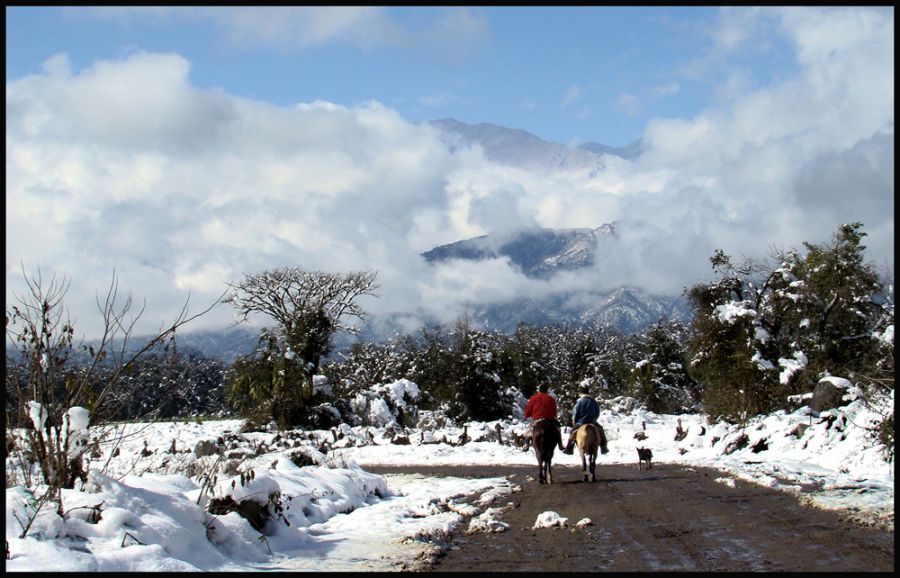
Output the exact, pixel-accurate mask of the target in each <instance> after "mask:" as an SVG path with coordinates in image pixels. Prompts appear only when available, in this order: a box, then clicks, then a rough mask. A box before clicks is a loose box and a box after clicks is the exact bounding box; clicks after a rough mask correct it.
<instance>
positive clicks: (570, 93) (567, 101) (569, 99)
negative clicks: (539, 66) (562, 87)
mask: <svg viewBox="0 0 900 578" xmlns="http://www.w3.org/2000/svg"><path fill="white" fill-rule="evenodd" d="M581 92H582V91H581V87H580V86H578V85H577V84H576V85H574V86H570V87H569V90H567V91H566V94H565V96H564V97H563V100H562V103H561V104H560V105H559V106H560V107H561V108H568V107H569V106H571V105H572V104H574V103H576V102H578V101H579V100H581V97H582V94H581Z"/></svg>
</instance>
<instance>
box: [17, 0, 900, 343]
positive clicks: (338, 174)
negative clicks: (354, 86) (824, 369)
mask: <svg viewBox="0 0 900 578" xmlns="http://www.w3.org/2000/svg"><path fill="white" fill-rule="evenodd" d="M750 14H751V15H752V14H755V13H753V12H751V13H750ZM851 15H852V16H853V17H852V18H851V17H849V16H851ZM730 16H733V17H734V18H735V19H736V21H737V22H741V21H743V20H744V19H745V18H746V14H745V13H742V12H740V11H729V12H728V13H726V15H725V16H723V18H724V19H726V20H727V19H728V18H729V17H730ZM767 17H768V18H771V19H772V20H771V22H774V23H776V24H777V26H776V27H775V29H774V30H775V31H776V32H777V33H778V34H780V35H782V36H783V39H784V41H785V44H786V45H787V46H790V47H793V49H794V50H795V53H794V54H795V56H796V58H797V62H798V73H797V74H796V75H795V76H793V77H790V78H786V79H783V80H781V81H779V82H773V83H771V84H770V85H767V86H766V87H764V88H762V89H756V90H747V91H744V92H740V91H738V92H733V93H732V94H731V97H730V98H729V99H727V100H723V101H719V102H718V103H717V104H716V105H715V106H713V107H711V108H709V109H707V110H705V111H703V112H701V113H700V114H697V115H696V116H694V117H693V118H656V119H654V120H652V121H651V122H650V123H649V124H648V125H647V128H646V131H645V134H644V135H643V136H644V142H645V144H646V146H647V147H648V150H647V152H645V153H644V154H643V155H642V156H641V157H639V158H638V159H636V160H635V161H634V162H626V161H623V162H621V163H619V162H610V163H607V166H606V167H605V168H604V169H603V170H600V171H598V172H596V173H595V174H593V175H592V174H590V173H589V172H588V171H587V170H585V171H582V172H578V171H555V172H536V171H529V170H524V169H516V168H512V167H507V166H500V165H497V164H494V163H490V162H488V161H486V160H485V157H484V155H483V152H482V151H481V149H480V148H478V147H473V148H459V149H456V150H455V151H453V152H451V151H449V150H448V149H447V148H446V147H445V146H444V144H443V143H442V141H441V139H440V136H439V134H438V133H437V132H436V129H434V128H433V127H431V126H430V125H428V124H417V123H412V122H410V121H408V120H406V119H404V118H403V117H401V116H400V115H399V114H398V113H397V112H396V111H395V110H392V109H391V108H388V107H386V106H384V105H383V104H380V103H378V102H368V103H362V104H359V105H355V106H352V107H348V106H341V105H337V104H334V103H330V102H325V101H314V102H306V103H300V104H298V105H297V106H293V107H283V106H276V105H272V104H269V103H266V102H259V101H253V100H248V99H244V98H239V97H237V96H234V95H230V94H227V93H223V92H221V91H213V90H204V89H200V88H197V86H196V85H195V84H194V83H193V82H192V81H191V78H190V63H189V62H188V61H187V60H186V59H185V58H183V57H182V56H180V55H177V54H150V53H134V54H129V55H127V56H125V57H123V58H121V59H117V60H108V61H102V62H96V63H94V64H92V65H91V66H89V67H87V68H84V69H83V70H72V67H71V64H70V63H69V62H68V59H67V58H66V57H65V55H57V56H55V57H53V58H51V59H49V60H48V61H47V62H46V63H45V65H44V67H43V69H42V70H41V71H39V72H38V73H36V74H33V75H30V76H27V77H24V78H20V79H12V80H9V81H8V82H7V98H6V107H7V108H6V113H7V114H6V118H7V137H6V138H7V158H6V182H7V187H6V209H7V217H6V225H7V274H6V281H7V300H8V301H11V294H12V292H21V289H22V282H21V275H20V273H19V270H18V268H19V264H20V263H22V264H24V265H25V266H26V268H27V269H28V270H34V269H35V268H37V267H40V268H41V270H42V271H43V272H44V273H45V274H46V275H49V274H51V273H57V274H61V275H62V274H64V275H67V276H69V277H70V278H71V280H72V287H71V290H70V299H69V301H68V303H69V304H70V307H72V308H73V310H74V312H75V316H76V318H77V319H76V321H77V324H76V328H77V329H78V330H79V331H85V332H90V331H92V330H95V329H96V328H95V327H92V325H91V324H92V323H93V320H95V319H96V318H97V314H96V312H95V311H94V309H95V307H94V299H95V295H96V293H97V292H100V293H102V292H104V291H105V288H106V283H107V281H108V280H109V278H110V276H111V274H112V271H113V270H114V269H115V271H116V272H117V274H118V275H119V281H120V287H122V288H124V289H130V290H131V291H133V293H134V295H135V299H136V302H138V303H140V302H142V301H144V300H146V303H147V313H146V316H147V325H148V326H149V327H150V329H151V330H154V329H156V328H157V327H158V326H159V324H160V322H161V321H162V320H171V319H173V318H174V316H175V314H177V312H178V311H179V310H180V308H181V305H182V304H183V302H184V299H185V298H186V297H187V296H188V294H190V296H191V300H192V304H194V305H195V308H200V307H202V306H203V305H205V304H207V303H208V302H209V301H210V300H212V299H215V298H216V297H218V295H219V293H220V292H221V290H224V288H225V285H226V283H228V282H234V281H237V280H240V279H241V278H242V276H243V275H244V274H252V273H256V272H259V271H262V270H263V269H267V268H272V267H279V266H285V265H291V266H294V265H300V266H303V267H306V268H309V269H322V270H329V271H344V272H346V271H354V270H369V269H372V270H376V271H377V272H378V282H379V283H380V284H381V286H382V288H381V289H380V290H379V295H380V297H379V298H378V299H373V300H371V302H367V303H366V307H367V310H369V311H370V312H371V313H372V314H373V315H378V314H382V313H395V314H402V315H403V316H404V319H405V321H406V322H407V324H408V326H409V327H413V326H414V325H415V320H416V319H419V318H420V316H421V315H422V314H424V313H430V314H433V315H438V316H441V317H442V318H445V319H452V317H454V316H455V315H456V314H457V313H458V312H459V311H460V307H463V306H464V305H465V304H466V303H470V302H473V301H475V300H478V301H481V300H493V301H496V302H503V301H504V300H508V299H511V298H513V297H518V296H532V297H539V296H541V295H549V294H554V293H557V292H572V291H590V290H602V289H606V288H613V287H617V286H620V285H623V284H636V285H640V286H643V287H645V288H647V289H648V290H651V291H657V292H660V293H667V294H670V295H674V294H678V293H680V292H681V290H682V289H683V288H684V287H685V286H688V285H691V284H694V283H696V282H699V281H700V280H702V279H704V278H706V277H708V276H709V275H710V273H711V271H710V269H709V265H708V258H709V256H710V255H712V253H713V251H714V250H715V249H723V250H725V251H726V252H728V253H729V254H731V255H732V256H734V257H736V258H737V257H741V256H750V257H764V256H765V254H766V252H767V251H768V250H769V247H770V246H771V245H772V244H775V245H779V246H784V247H797V248H802V243H803V242H804V241H809V242H825V241H827V240H828V239H829V238H830V236H831V235H832V234H833V233H834V232H835V231H836V230H837V227H838V226H839V225H840V224H842V223H846V222H852V221H857V220H858V221H862V222H863V223H864V225H865V230H866V231H867V232H868V233H869V237H867V238H866V245H867V247H868V250H867V256H868V257H869V258H870V259H872V260H873V261H874V262H875V263H878V264H881V263H888V264H889V265H891V266H892V264H893V240H894V239H893V236H894V231H893V209H894V206H893V193H894V188H893V175H894V166H893V159H894V145H893V143H894V133H893V75H892V71H893V53H894V46H893V13H892V12H890V11H884V10H878V9H859V10H854V11H849V12H848V11H843V10H828V9H796V10H794V9H784V10H778V11H775V12H773V13H771V14H770V15H769V16H767ZM723 25H724V24H723ZM766 33H767V34H772V33H773V32H772V31H771V30H769V31H767V32H766ZM745 41H749V40H745ZM148 79H152V80H148ZM720 80H721V82H722V83H723V84H725V85H727V84H728V83H730V82H735V81H733V80H730V79H729V77H727V76H726V77H723V78H722V79H720ZM573 89H577V87H573ZM572 96H573V98H575V100H577V98H576V97H580V91H578V90H575V91H574V92H572ZM575 100H573V101H572V102H575ZM612 221H617V222H618V223H619V228H618V238H617V239H616V240H615V242H611V243H607V244H604V245H602V246H601V247H600V251H601V258H600V259H598V261H597V264H596V266H595V267H594V268H593V269H592V270H590V271H587V272H582V273H581V274H574V273H568V274H566V275H561V276H560V277H558V278H554V279H552V280H550V281H535V280H531V279H526V278H525V277H524V276H522V275H521V274H520V273H518V272H517V271H515V270H514V269H513V268H512V267H510V265H509V262H508V261H506V260H504V259H496V260H492V261H487V262H483V263H451V264H448V265H447V266H444V267H432V266H428V265H427V264H425V263H424V261H423V260H422V259H421V257H420V253H422V252H424V251H427V250H429V249H431V248H433V247H435V246H437V245H440V244H444V243H450V242H453V241H457V240H460V239H465V238H469V237H473V236H477V235H481V234H484V233H487V232H491V233H497V234H503V233H509V232H511V231H513V230H515V229H516V228H519V227H530V226H543V227H555V228H566V227H596V226H599V225H601V224H603V223H608V222H612ZM231 318H232V311H231V310H230V309H228V308H227V307H225V306H222V307H220V308H218V309H217V310H216V312H215V313H214V314H213V315H211V316H208V317H207V318H204V319H203V320H201V321H199V322H198V324H197V325H195V327H198V328H199V327H203V326H222V325H224V324H225V323H227V322H228V321H230V320H231Z"/></svg>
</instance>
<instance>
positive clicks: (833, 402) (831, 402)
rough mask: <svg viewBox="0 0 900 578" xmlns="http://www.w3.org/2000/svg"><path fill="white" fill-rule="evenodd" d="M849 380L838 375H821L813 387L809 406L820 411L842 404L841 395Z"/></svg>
mask: <svg viewBox="0 0 900 578" xmlns="http://www.w3.org/2000/svg"><path fill="white" fill-rule="evenodd" d="M849 387H850V382H849V381H847V380H846V379H841V378H839V377H823V378H822V379H820V380H819V383H817V384H816V387H815V389H813V394H812V398H811V399H810V400H809V407H810V409H812V410H813V411H816V412H821V411H825V410H828V409H834V408H836V407H840V406H841V405H843V404H844V401H843V397H844V393H845V392H846V390H847V388H849Z"/></svg>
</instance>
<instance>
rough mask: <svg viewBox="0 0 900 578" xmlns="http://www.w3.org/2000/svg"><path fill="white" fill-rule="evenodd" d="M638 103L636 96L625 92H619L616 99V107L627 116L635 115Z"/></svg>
mask: <svg viewBox="0 0 900 578" xmlns="http://www.w3.org/2000/svg"><path fill="white" fill-rule="evenodd" d="M640 104H641V101H640V100H639V99H638V98H637V97H636V96H634V95H633V94H628V93H626V92H623V93H620V94H619V98H617V99H616V108H617V109H618V110H621V111H622V112H624V113H625V114H627V115H628V116H634V115H636V114H637V113H638V109H639V108H640Z"/></svg>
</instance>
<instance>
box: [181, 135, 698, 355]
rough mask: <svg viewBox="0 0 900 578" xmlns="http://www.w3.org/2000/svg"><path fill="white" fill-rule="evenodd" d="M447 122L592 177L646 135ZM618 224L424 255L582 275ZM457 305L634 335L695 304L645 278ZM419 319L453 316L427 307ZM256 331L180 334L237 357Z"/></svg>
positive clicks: (479, 315)
mask: <svg viewBox="0 0 900 578" xmlns="http://www.w3.org/2000/svg"><path fill="white" fill-rule="evenodd" d="M430 124H431V125H432V126H435V127H437V128H438V129H440V131H441V139H442V141H443V142H444V143H445V145H446V146H447V147H448V149H449V150H451V151H454V150H456V149H458V148H461V147H481V148H482V149H483V151H484V154H485V156H486V158H488V159H489V160H491V161H492V162H495V163H498V164H503V165H507V166H512V167H517V168H522V169H528V170H530V171H534V172H536V173H544V174H547V173H554V172H557V171H587V172H588V173H589V174H590V175H591V176H595V175H596V174H599V173H601V172H602V171H604V170H606V169H608V168H609V167H610V166H613V165H617V164H622V163H629V162H630V161H631V160H633V159H634V158H636V157H637V156H638V155H640V154H641V153H642V152H643V150H644V148H643V144H642V143H641V141H639V140H638V141H635V142H633V143H631V144H629V145H627V146H625V147H611V146H607V145H603V144H599V143H596V142H585V143H581V144H579V145H577V146H569V145H565V144H560V143H555V142H549V141H545V140H543V139H541V138H539V137H537V136H535V135H533V134H531V133H529V132H527V131H524V130H520V129H512V128H507V127H503V126H499V125H495V124H489V123H481V124H475V125H472V124H466V123H463V122H460V121H457V120H454V119H443V120H436V121H432V122H431V123H430ZM618 227H620V225H619V224H618V223H603V224H600V225H599V226H597V227H594V228H589V227H586V228H565V229H552V228H546V227H527V228H524V229H512V230H508V231H498V232H492V233H489V234H487V235H481V236H478V237H474V238H470V239H462V240H459V241H456V242H453V243H449V244H444V245H439V246H436V247H434V248H432V249H430V250H428V251H425V252H423V253H422V254H421V255H422V257H423V258H424V259H425V261H426V262H428V263H429V264H430V265H432V266H434V267H440V266H442V265H446V264H452V263H453V262H454V261H457V262H458V261H473V262H475V261H484V260H489V259H498V258H507V259H509V263H510V265H511V266H512V267H513V268H515V269H516V270H517V271H519V272H520V273H521V274H523V275H524V276H525V277H527V278H530V279H537V280H550V279H552V278H553V277H554V276H555V275H558V274H559V273H562V272H569V273H575V274H577V273H578V272H579V271H580V270H587V269H588V268H590V267H593V266H594V265H596V264H597V263H598V260H600V259H603V258H604V255H610V254H611V252H613V251H615V250H616V243H617V228H618ZM459 313H460V314H462V313H466V314H468V315H469V316H470V317H471V318H472V320H473V321H474V322H475V323H476V324H477V325H479V326H480V327H482V328H484V329H486V330H495V331H500V332H512V331H514V330H515V329H516V326H517V325H518V324H519V323H528V324H531V325H549V324H584V325H595V324H600V325H604V326H608V327H611V328H614V329H616V330H618V331H620V332H622V333H625V334H630V333H634V332H637V331H641V330H643V329H644V328H646V327H647V326H649V325H651V324H653V323H656V322H658V321H660V320H663V319H671V320H675V321H680V322H683V323H687V322H689V320H690V310H689V308H688V306H687V303H686V301H685V299H684V298H683V297H682V296H680V295H679V296H661V295H654V294H652V293H650V292H648V291H646V290H644V289H643V288H640V287H618V288H614V289H609V288H607V289H605V290H599V289H598V290H596V291H594V290H585V289H583V288H581V289H578V290H575V289H572V290H565V289H563V290H561V291H557V292H554V293H552V294H550V295H541V296H527V297H518V298H513V299H510V300H505V301H501V302H491V303H487V302H485V303H478V302H469V303H467V304H466V307H465V309H464V310H460V311H459ZM418 316H419V317H418V322H419V323H421V324H422V325H428V324H434V323H441V322H446V319H444V320H441V319H438V318H437V317H434V316H433V315H431V314H429V313H427V312H425V311H420V312H419V313H418ZM410 319H411V316H410V314H408V313H407V314H404V315H397V316H392V315H380V316H370V317H369V318H367V320H366V323H364V324H363V325H362V326H361V327H360V328H359V333H358V334H357V335H356V336H350V335H346V334H338V335H336V336H335V343H334V347H335V349H340V348H342V347H344V346H346V345H348V344H349V343H351V342H353V341H355V340H357V339H360V340H380V339H385V338H388V337H391V336H394V335H397V334H402V333H405V332H408V328H409V327H410ZM257 337H258V330H251V329H249V328H246V327H234V328H229V329H227V330H224V331H221V332H217V331H199V332H193V333H185V334H183V335H181V336H179V346H180V347H184V348H186V349H190V350H193V351H197V352H199V353H201V354H202V355H205V356H207V357H214V358H218V359H223V360H225V361H228V362H231V361H233V360H234V359H235V358H236V357H237V356H239V355H243V354H246V353H249V352H250V351H252V350H253V347H254V346H255V344H256V340H257Z"/></svg>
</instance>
